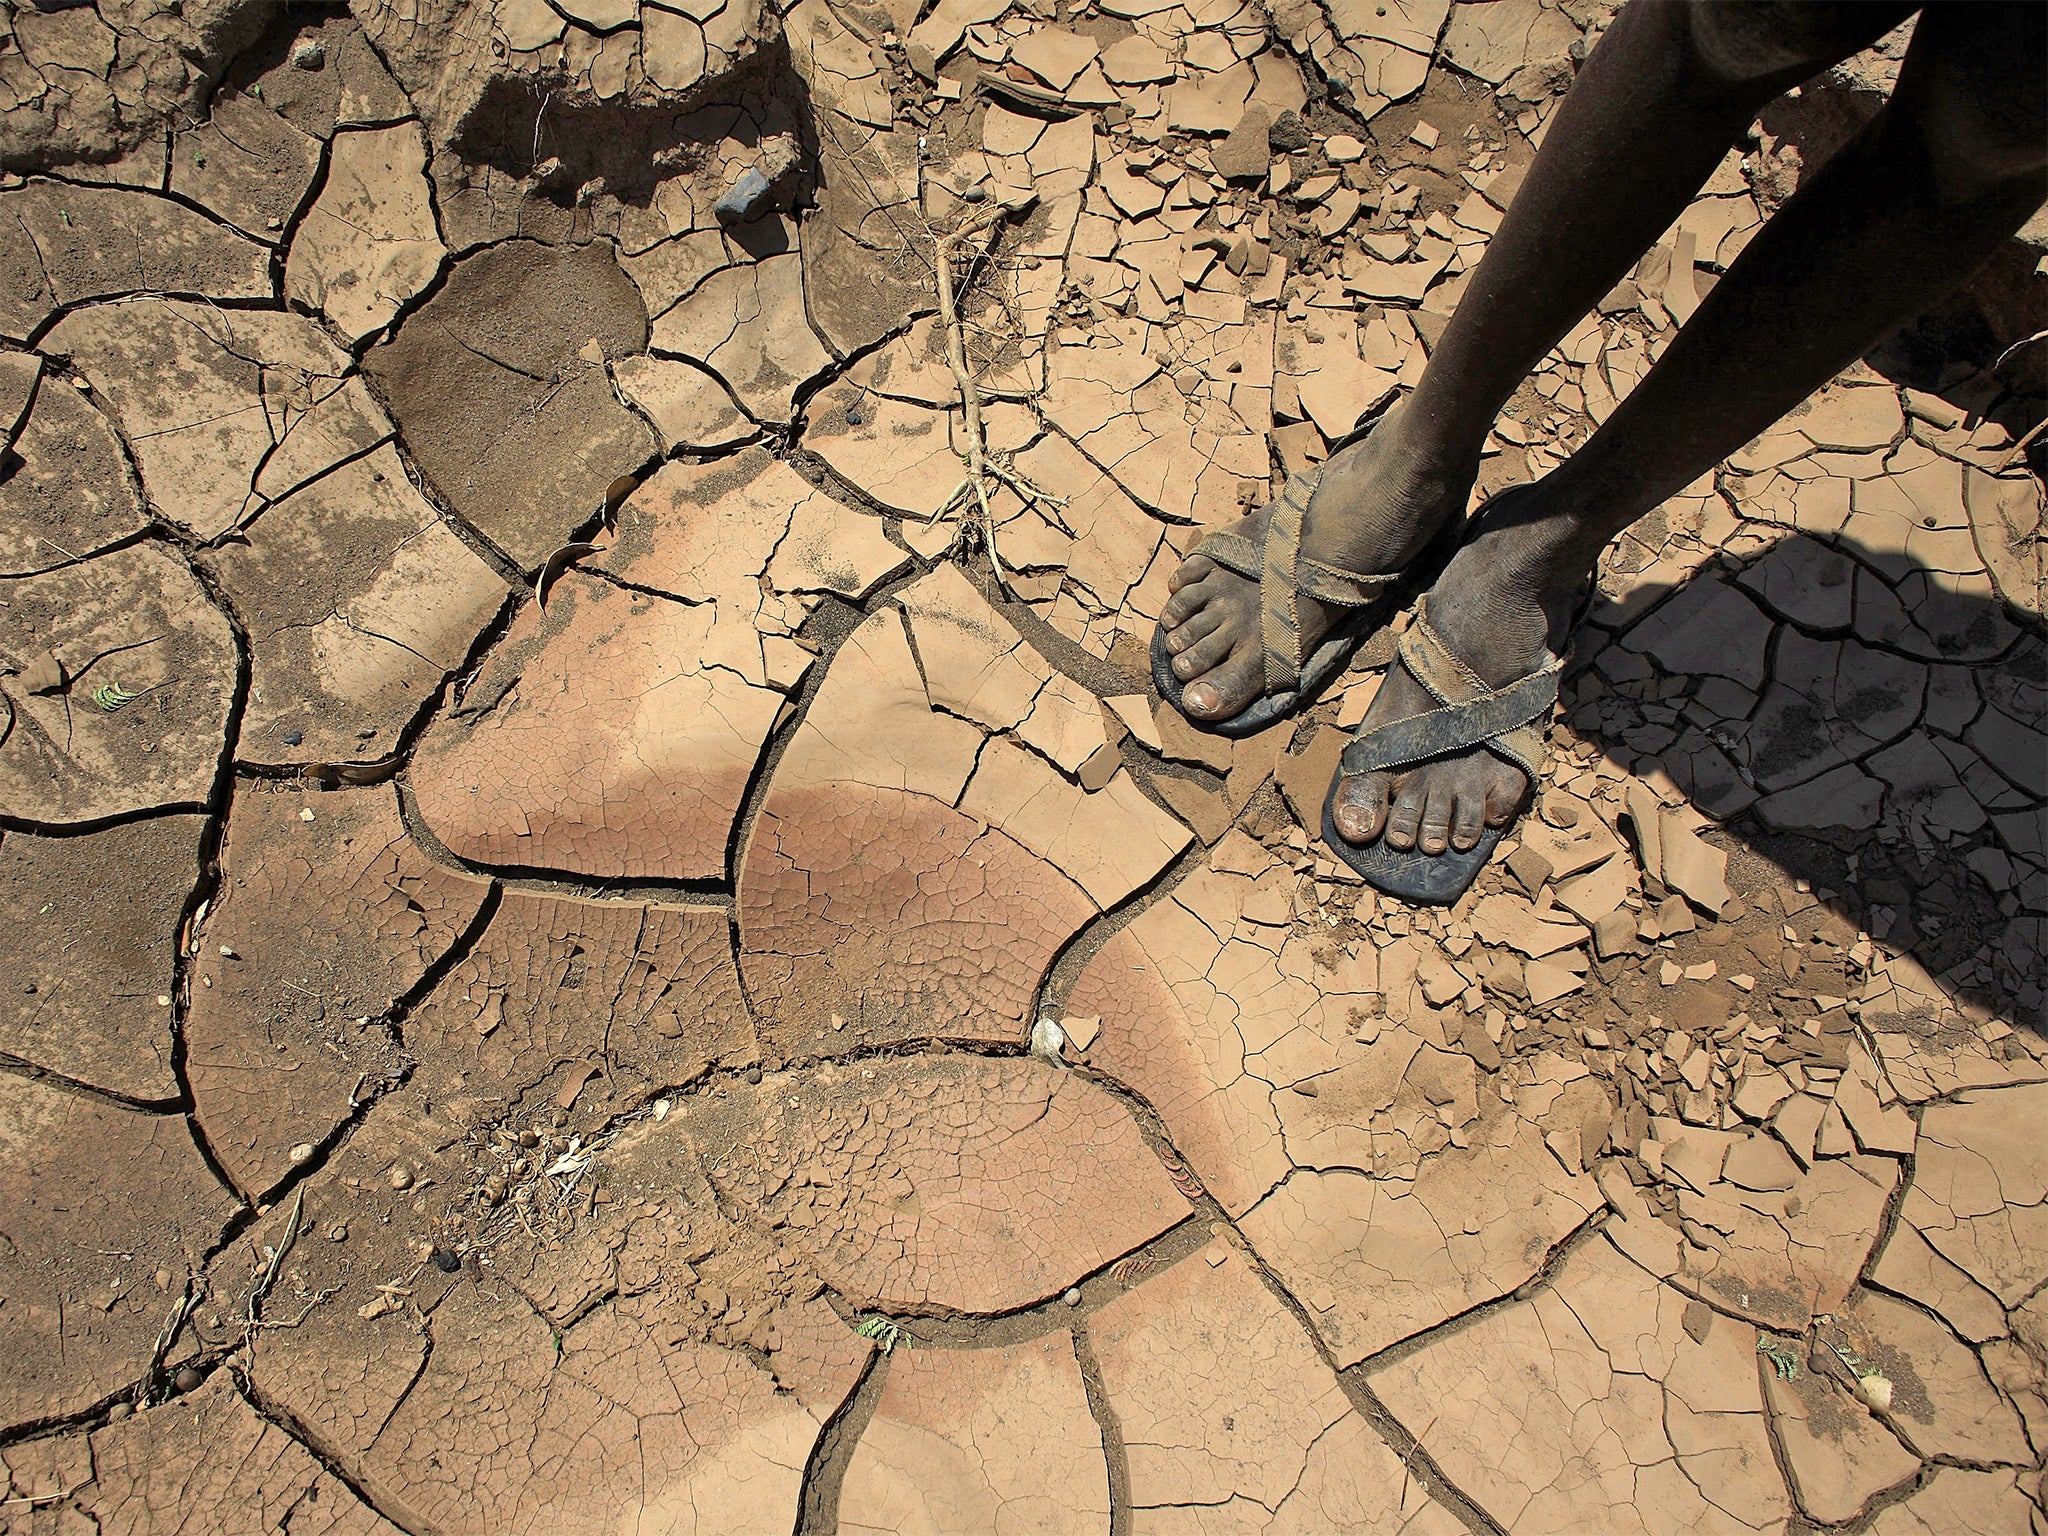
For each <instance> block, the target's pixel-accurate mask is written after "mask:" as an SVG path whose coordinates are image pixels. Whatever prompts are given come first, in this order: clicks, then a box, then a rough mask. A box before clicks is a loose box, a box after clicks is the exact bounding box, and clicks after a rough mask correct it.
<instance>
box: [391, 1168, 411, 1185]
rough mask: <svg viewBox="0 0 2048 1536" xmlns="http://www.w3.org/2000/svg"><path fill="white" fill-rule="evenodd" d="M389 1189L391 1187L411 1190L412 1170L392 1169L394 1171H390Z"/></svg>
mask: <svg viewBox="0 0 2048 1536" xmlns="http://www.w3.org/2000/svg"><path fill="white" fill-rule="evenodd" d="M391 1187H392V1188H393V1189H411V1188H412V1170H411V1169H410V1168H394V1169H392V1170H391Z"/></svg>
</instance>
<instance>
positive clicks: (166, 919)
mask: <svg viewBox="0 0 2048 1536" xmlns="http://www.w3.org/2000/svg"><path fill="white" fill-rule="evenodd" d="M203 832H204V822H203V821H202V819H201V818H200V817H198V816H163V817H156V818H152V819H150V820H147V821H139V822H134V823H131V824H129V825H127V826H119V827H111V828H109V829H107V830H106V831H104V832H95V833H93V834H92V835H91V836H89V837H73V838H46V837H37V836H34V835H32V834H30V833H26V832H10V833H9V834H8V835H7V840H6V841H5V842H4V843H0V975H4V976H5V977H6V978H7V984H6V987H5V990H4V991H0V1050H4V1051H5V1052H7V1053H8V1054H9V1055H11V1056H15V1057H18V1058H19V1059H21V1060H23V1061H27V1062H31V1063H33V1064H34V1065H36V1066H38V1067H41V1068H43V1069H44V1070H46V1071H50V1072H55V1073H57V1074H59V1075H60V1076H63V1077H68V1078H71V1079H73V1080H74V1081H77V1082H82V1083H88V1084H90V1085H92V1086H93V1087H95V1088H100V1089H103V1090H105V1091H106V1092H109V1093H115V1094H119V1095H121V1096H123V1097H125V1098H132V1099H156V1100H166V1099H173V1098H176V1097H177V1094H178V1084H177V1079H176V1077H175V1076H174V1075H173V1073H172V1070H171V1051H172V1041H171V1010H170V1008H169V1007H168V1006H167V1003H168V999H169V994H170V992H171V991H172V987H173V984H174V980H175V975H176V972H175V961H176V949H177V942H178V918H179V915H180V913H181V912H182V911H183V909H184V904H185V902H186V900H187V898H189V897H190V895H191V893H192V888H193V886H194V884H195V883H196V882H197V880H198V878H199V849H200V839H201V836H202V835H203ZM159 999H163V1001H161V1002H160V1001H159Z"/></svg>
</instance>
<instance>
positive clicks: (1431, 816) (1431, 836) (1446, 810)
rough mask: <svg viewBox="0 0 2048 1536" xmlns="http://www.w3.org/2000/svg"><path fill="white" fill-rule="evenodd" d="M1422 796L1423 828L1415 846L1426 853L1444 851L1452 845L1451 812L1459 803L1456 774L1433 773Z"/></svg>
mask: <svg viewBox="0 0 2048 1536" xmlns="http://www.w3.org/2000/svg"><path fill="white" fill-rule="evenodd" d="M1428 778H1429V787H1428V789H1426V790H1425V791H1424V792H1423V797H1422V830H1421V833H1420V834H1419V835H1418V836H1417V837H1416V840H1415V846H1416V847H1418V848H1420V849H1421V850H1422V851H1423V852H1424V853H1442V852H1443V851H1444V850H1445V849H1446V848H1448V847H1450V845H1451V813H1452V811H1453V810H1455V809H1456V807H1457V803H1458V790H1457V782H1456V776H1455V775H1452V774H1447V773H1432V774H1430V775H1429V776H1428Z"/></svg>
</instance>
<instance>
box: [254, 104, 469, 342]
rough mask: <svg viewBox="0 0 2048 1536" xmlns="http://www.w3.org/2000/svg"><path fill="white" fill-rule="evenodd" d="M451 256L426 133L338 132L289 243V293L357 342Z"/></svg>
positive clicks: (408, 129) (403, 129)
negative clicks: (439, 223)
mask: <svg viewBox="0 0 2048 1536" xmlns="http://www.w3.org/2000/svg"><path fill="white" fill-rule="evenodd" d="M446 254H447V253H446V252H445V251H443V249H442V247H441V237H440V235H439V234H438V233H437V232H436V230H435V228H434V207H433V196H432V192H431V191H430V189H429V187H428V185H427V177H426V150H425V147H424V146H423V145H422V144H421V142H420V133H419V129H418V128H417V127H416V126H415V125H413V124H411V123H403V124H400V125H399V126H397V127H395V128H372V129H361V130H356V131H353V132H344V133H337V134H336V135H335V136H334V139H333V142H332V144H331V145H330V147H329V150H328V162H327V180H326V182H325V183H324V184H323V185H322V187H321V189H320V196H319V197H318V198H317V199H316V200H315V201H314V203H313V206H312V208H311V209H310V210H308V211H307V214H306V217H305V219H304V221H303V222H302V223H301V224H300V225H299V228H298V232H297V234H296V235H295V236H294V238H293V240H292V249H291V255H290V257H289V258H288V259H287V261H286V263H285V296H286V297H287V298H289V299H292V300H294V301H296V302H298V303H301V304H304V305H306V306H307V307H308V308H309V309H317V310H319V311H320V312H321V313H322V314H324V315H326V316H327V318H328V320H329V321H331V322H332V323H333V325H334V326H335V328H336V329H337V330H339V331H340V332H341V333H342V335H344V336H346V337H347V338H349V340H351V341H360V340H361V339H362V338H363V337H365V336H368V335H370V334H371V333H373V332H375V331H379V330H382V329H383V328H384V327H385V326H386V325H388V324H389V323H390V321H391V318H392V316H394V315H395V314H397V313H398V311H399V310H400V309H401V308H402V307H403V306H404V305H405V304H406V303H407V302H408V301H410V300H411V299H412V298H413V297H414V295H416V294H418V293H419V292H420V290H421V289H423V288H425V287H426V286H427V284H428V283H430V282H432V281H433V279H434V276H435V274H436V273H438V272H439V271H440V269H441V262H442V259H443V257H444V256H445V255H446Z"/></svg>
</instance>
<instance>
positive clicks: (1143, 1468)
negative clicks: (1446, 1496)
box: [1088, 1243, 1463, 1536]
mask: <svg viewBox="0 0 2048 1536" xmlns="http://www.w3.org/2000/svg"><path fill="white" fill-rule="evenodd" d="M1088 1336H1089V1340H1090V1343H1091V1344H1092V1345H1093V1348H1094V1351H1095V1358H1096V1362H1097V1364H1098V1366H1099V1368H1100V1370H1101V1372H1102V1385H1103V1392H1104V1394H1105V1396H1106V1397H1107V1398H1108V1400H1109V1406H1110V1408H1111V1410H1112V1411H1113V1412H1114V1413H1115V1415H1116V1422H1117V1427H1118V1429H1119V1430H1120V1432H1121V1434H1122V1437H1123V1443H1124V1457H1125V1461H1126V1464H1127V1465H1128V1467H1129V1476H1130V1498H1131V1503H1132V1505H1133V1507H1134V1508H1135V1509H1137V1510H1141V1511H1143V1510H1157V1511H1162V1512H1163V1511H1166V1510H1171V1509H1174V1508H1177V1507H1181V1506H1185V1505H1190V1504H1195V1505H1207V1506H1219V1507H1221V1508H1222V1509H1225V1510H1227V1511H1228V1512H1229V1517H1230V1518H1231V1519H1232V1521H1233V1522H1235V1523H1236V1526H1237V1528H1239V1529H1243V1530H1247V1531H1258V1532H1264V1531H1274V1532H1278V1531H1291V1530H1305V1529H1309V1528H1312V1527H1315V1526H1317V1525H1325V1526H1326V1527H1327V1528H1330V1529H1336V1530H1345V1531H1360V1532H1388V1533H1392V1532H1396V1531H1399V1532H1416V1533H1421V1532H1430V1533H1437V1532H1441V1533H1443V1536H1450V1533H1452V1532H1455V1531H1458V1530H1461V1529H1463V1527H1462V1526H1461V1525H1460V1524H1459V1523H1458V1521H1457V1520H1456V1518H1455V1517H1454V1516H1453V1515H1451V1513H1450V1512H1449V1511H1448V1510H1446V1509H1444V1508H1442V1507H1441V1506H1439V1505H1437V1504H1436V1503H1435V1502H1434V1501H1433V1500H1432V1499H1431V1498H1430V1497H1429V1495H1428V1494H1427V1493H1426V1492H1424V1490H1423V1489H1422V1487H1421V1485H1420V1483H1419V1482H1418V1481H1417V1480H1416V1479H1415V1478H1414V1477H1412V1476H1409V1477H1404V1476H1403V1475H1402V1472H1403V1469H1402V1467H1401V1464H1400V1462H1399V1460H1398V1459H1397V1458H1396V1457H1395V1455H1394V1453H1393V1452H1392V1451H1391V1450H1389V1449H1388V1448H1387V1445H1386V1443H1385V1442H1384V1441H1383V1440H1382V1439H1380V1437H1379V1436H1378V1435H1377V1434H1376V1433H1374V1431H1373V1430H1372V1428H1371V1427H1370V1426H1369V1425H1368V1424H1367V1423H1366V1422H1365V1420H1364V1419H1362V1418H1360V1417H1359V1415H1358V1413H1357V1412H1356V1411H1355V1410H1354V1409H1353V1408H1352V1406H1351V1404H1350V1401H1349V1400H1348V1399H1347V1398H1346V1397H1345V1396H1344V1391H1343V1388H1342V1387H1341V1386H1340V1385H1339V1383H1338V1381H1337V1378H1336V1376H1335V1375H1334V1374H1333V1373H1332V1372H1331V1370H1330V1368H1329V1367H1328V1366H1327V1365H1325V1364H1324V1363H1323V1361H1322V1360H1321V1359H1320V1358H1319V1357H1318V1356H1317V1354H1316V1350H1315V1345H1314V1344H1313V1342H1312V1341H1311V1340H1310V1339H1309V1337H1308V1335H1307V1334H1306V1333H1305V1332H1303V1330H1302V1327H1301V1324H1300V1323H1298V1322H1297V1321H1295V1319H1294V1317H1293V1316H1292V1315H1291V1314H1290V1313H1289V1312H1288V1311H1287V1309H1286V1307H1285V1306H1284V1305H1282V1303H1281V1302H1280V1301H1279V1300H1278V1299H1277V1298H1276V1297H1275V1296H1274V1295H1273V1293H1272V1292H1271V1291H1269V1290H1267V1289H1266V1287H1265V1285H1264V1284H1263V1283H1262V1282H1261V1280H1260V1279H1259V1276H1258V1275H1257V1273H1256V1272H1255V1271H1254V1269H1253V1267H1252V1265H1250V1264H1249V1263H1247V1262H1246V1260H1245V1258H1244V1257H1243V1255H1242V1254H1241V1253H1239V1252H1233V1251H1232V1250H1231V1249H1230V1248H1229V1247H1228V1246H1227V1245H1225V1244H1222V1243H1216V1244H1212V1245H1210V1246H1209V1247H1208V1248H1206V1249H1204V1250H1203V1251H1201V1252H1200V1253H1198V1254H1195V1255H1192V1256H1190V1257H1188V1258H1185V1259H1182V1260H1181V1261H1180V1262H1179V1263H1178V1264H1176V1265H1174V1266H1173V1267H1172V1268H1171V1269H1169V1270H1167V1271H1166V1272H1165V1273H1164V1274H1160V1275H1157V1276H1155V1277H1153V1278H1151V1279H1148V1280H1146V1281H1145V1282H1144V1284H1142V1285H1140V1286H1138V1287H1137V1288H1136V1289H1135V1290H1133V1291H1131V1292H1129V1293H1128V1294H1126V1295H1124V1296H1121V1297H1119V1298H1117V1299H1116V1300H1114V1301H1112V1302H1110V1303H1109V1305H1107V1306H1106V1307H1104V1308H1103V1309H1102V1310H1101V1311H1100V1312H1098V1313H1096V1314H1095V1316H1094V1318H1093V1319H1092V1320H1091V1322H1090V1324H1089V1329H1088Z"/></svg>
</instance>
